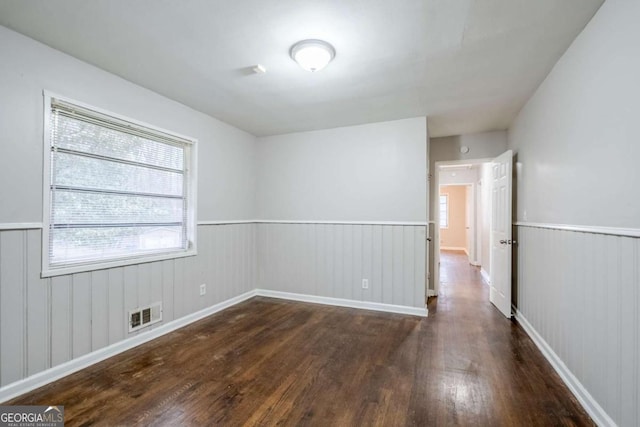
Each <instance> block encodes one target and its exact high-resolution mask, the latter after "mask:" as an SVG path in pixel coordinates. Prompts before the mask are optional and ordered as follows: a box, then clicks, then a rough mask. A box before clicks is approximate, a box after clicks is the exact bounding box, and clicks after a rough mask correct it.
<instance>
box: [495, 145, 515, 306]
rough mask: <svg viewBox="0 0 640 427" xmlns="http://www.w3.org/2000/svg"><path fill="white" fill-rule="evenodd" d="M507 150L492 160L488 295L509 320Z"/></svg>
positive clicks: (510, 158) (509, 168) (510, 156)
mask: <svg viewBox="0 0 640 427" xmlns="http://www.w3.org/2000/svg"><path fill="white" fill-rule="evenodd" d="M512 168H513V152H512V151H511V150H509V151H507V152H506V153H503V154H501V155H500V156H498V157H496V158H495V159H493V164H492V177H493V179H492V181H493V186H492V191H491V293H490V300H491V302H492V303H493V305H495V306H496V307H497V308H498V310H500V311H501V312H502V314H504V315H505V316H507V317H511V247H512V241H511V186H512V181H513V177H512V175H511V171H512Z"/></svg>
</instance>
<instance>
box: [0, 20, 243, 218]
mask: <svg viewBox="0 0 640 427" xmlns="http://www.w3.org/2000/svg"><path fill="white" fill-rule="evenodd" d="M0 55H1V57H2V66H1V67H0V131H1V132H0V135H1V136H0V138H1V139H0V144H2V155H1V156H0V177H1V178H2V179H1V180H0V181H1V182H3V183H8V182H10V183H19V191H18V190H17V189H16V187H14V186H12V185H2V186H0V200H2V203H1V204H0V223H7V222H40V221H42V206H41V205H42V158H43V141H42V124H43V98H42V91H43V89H47V90H50V91H52V92H54V93H57V94H59V95H62V96H66V97H69V98H71V99H75V100H77V101H81V102H85V103H87V104H90V105H93V106H96V107H100V108H103V109H106V110H109V111H113V112H115V113H118V114H121V115H124V116H127V117H131V118H133V119H137V120H141V121H143V122H147V123H149V124H152V125H156V126H158V127H161V128H164V129H168V130H171V131H174V132H178V133H181V134H184V135H187V136H190V137H193V138H196V139H198V141H199V142H198V155H199V162H198V176H199V197H198V220H218V219H219V220H229V219H234V220H237V219H249V218H252V217H253V215H254V213H255V212H254V210H255V206H254V202H255V200H254V196H253V194H254V185H255V181H254V179H255V177H254V172H253V171H254V170H255V162H254V151H255V137H254V136H252V135H250V134H248V133H246V132H243V131H240V130H238V129H236V128H234V127H232V126H229V125H227V124H225V123H222V122H220V121H219V120H216V119H213V118H211V117H209V116H207V115H205V114H202V113H199V112H197V111H194V110H192V109H190V108H188V107H186V106H184V105H182V104H179V103H177V102H175V101H172V100H169V99H167V98H165V97H163V96H161V95H158V94H156V93H154V92H151V91H149V90H147V89H144V88H142V87H140V86H136V85H134V84H133V83H130V82H128V81H126V80H123V79H121V78H119V77H117V76H114V75H112V74H109V73H107V72H106V71H102V70H100V69H98V68H96V67H93V66H91V65H88V64H86V63H84V62H82V61H79V60H77V59H74V58H72V57H70V56H68V55H65V54H63V53H61V52H59V51H57V50H54V49H51V48H49V47H47V46H45V45H43V44H40V43H38V42H36V41H34V40H32V39H29V38H27V37H25V36H22V35H20V34H18V33H15V32H13V31H11V30H9V29H7V28H5V27H1V26H0Z"/></svg>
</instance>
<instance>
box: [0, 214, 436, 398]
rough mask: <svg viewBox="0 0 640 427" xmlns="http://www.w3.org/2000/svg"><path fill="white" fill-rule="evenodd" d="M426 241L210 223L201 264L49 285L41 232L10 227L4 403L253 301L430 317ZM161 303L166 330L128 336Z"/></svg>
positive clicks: (1, 280) (4, 257) (333, 226)
mask: <svg viewBox="0 0 640 427" xmlns="http://www.w3.org/2000/svg"><path fill="white" fill-rule="evenodd" d="M425 232H426V226H425V225H413V224H411V223H408V224H404V223H380V224H376V223H362V224H352V223H314V222H300V223H288V222H273V223H272V222H268V221H237V222H229V223H224V224H222V223H215V222H211V223H207V222H204V223H200V224H199V226H198V255H197V256H193V257H185V258H177V259H173V260H166V261H158V262H150V263H143V264H137V265H131V266H126V267H117V268H110V269H105V270H97V271H93V272H86V273H75V274H70V275H64V276H57V277H52V278H46V279H42V278H41V277H40V268H41V262H40V261H41V239H42V232H41V229H40V228H39V226H38V225H37V224H36V225H30V224H17V225H14V227H13V228H12V227H11V226H10V224H7V225H4V226H2V227H0V362H1V363H0V366H1V367H0V401H2V400H3V398H5V399H6V398H9V397H11V396H14V395H16V394H18V393H21V392H24V391H26V390H29V389H31V388H33V387H35V386H39V385H42V384H44V383H46V382H47V381H51V380H53V379H55V378H59V377H60V376H63V375H66V374H68V373H70V372H73V371H74V370H77V369H80V368H82V367H84V366H88V365H89V364H91V363H95V362H96V361H97V360H101V358H104V357H109V356H111V355H113V354H117V353H118V352H119V351H123V350H125V349H127V348H130V347H131V346H134V345H137V344H140V343H141V342H144V341H146V340H148V339H151V338H153V337H155V336H157V335H160V334H162V333H166V332H168V331H170V330H173V329H175V328H176V327H179V326H183V325H184V324H186V323H189V322H190V321H194V320H197V319H198V318H200V317H202V316H205V315H207V314H211V313H212V312H215V311H217V310H219V309H222V308H224V307H226V306H229V305H232V304H235V303H237V302H239V301H241V300H244V299H246V298H250V297H251V296H253V295H267V296H271V297H276V298H286V299H295V300H303V301H310V302H317V303H321V304H330V305H343V306H349V307H358V308H366V309H372V310H381V311H392V312H400V313H407V314H414V315H426V314H427V310H426V307H425V296H424V294H425V263H426V256H425V243H426V240H425V239H426V236H425ZM362 279H368V281H369V285H368V288H367V289H363V288H362ZM203 283H205V284H206V285H207V291H206V295H204V296H200V294H199V287H200V284H203ZM159 301H161V302H162V304H163V313H162V315H163V320H162V322H161V323H157V324H155V325H153V326H150V327H149V328H145V329H143V330H140V331H137V332H134V333H128V324H127V319H126V316H127V313H128V311H129V310H131V309H134V308H137V307H141V306H145V305H149V304H152V303H155V302H159Z"/></svg>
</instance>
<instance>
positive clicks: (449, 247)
mask: <svg viewBox="0 0 640 427" xmlns="http://www.w3.org/2000/svg"><path fill="white" fill-rule="evenodd" d="M440 250H441V251H462V252H464V253H467V249H466V248H462V247H458V246H440ZM467 256H468V255H467Z"/></svg>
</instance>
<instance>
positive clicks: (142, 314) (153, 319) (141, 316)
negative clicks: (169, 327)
mask: <svg viewBox="0 0 640 427" xmlns="http://www.w3.org/2000/svg"><path fill="white" fill-rule="evenodd" d="M161 320H162V303H161V302H157V303H155V304H151V305H150V306H148V307H141V308H136V309H134V310H130V311H129V332H133V331H137V330H138V329H142V328H146V327H147V326H150V325H153V324H154V323H158V322H160V321H161Z"/></svg>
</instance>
